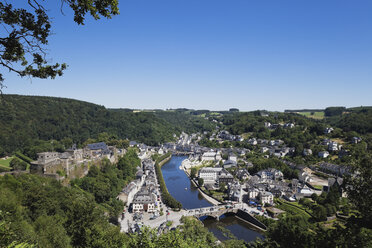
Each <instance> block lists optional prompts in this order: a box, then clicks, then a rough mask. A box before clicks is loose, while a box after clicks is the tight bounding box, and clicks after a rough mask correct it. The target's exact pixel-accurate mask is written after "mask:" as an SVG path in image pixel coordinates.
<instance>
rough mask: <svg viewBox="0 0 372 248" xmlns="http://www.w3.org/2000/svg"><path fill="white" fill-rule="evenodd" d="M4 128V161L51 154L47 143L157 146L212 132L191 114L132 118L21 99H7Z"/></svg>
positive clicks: (0, 113) (2, 107)
mask: <svg viewBox="0 0 372 248" xmlns="http://www.w3.org/2000/svg"><path fill="white" fill-rule="evenodd" d="M0 126H1V129H0V156H2V155H5V154H11V153H13V152H15V151H21V152H24V150H25V149H26V150H30V149H32V148H33V147H35V146H36V147H37V146H41V147H43V149H44V148H48V144H45V141H52V140H56V141H61V140H63V139H70V140H71V141H72V142H73V143H77V144H82V143H83V142H84V141H86V140H88V139H90V138H97V137H98V135H99V134H100V133H103V132H106V133H108V134H110V135H114V136H115V137H116V138H119V139H130V140H136V141H139V142H144V143H146V144H148V145H155V144H159V143H162V142H165V141H170V140H172V139H173V134H179V133H180V132H181V131H186V132H195V131H204V130H212V125H211V124H210V122H209V121H207V120H204V119H203V118H200V117H196V116H192V115H190V114H183V113H179V112H169V113H167V112H164V113H162V112H159V113H153V112H138V113H133V111H128V110H125V109H123V110H120V109H119V110H118V109H115V110H110V109H106V108H105V107H103V106H99V105H96V104H92V103H87V102H83V101H78V100H72V99H65V98H56V97H41V96H20V95H2V97H1V102H0ZM52 142H53V141H52ZM49 143H50V142H49ZM68 143H71V142H68ZM65 148H66V147H65ZM39 150H42V149H39ZM47 150H49V149H47ZM25 153H26V154H27V152H25ZM34 153H35V152H28V155H29V156H31V157H32V155H33V154H34Z"/></svg>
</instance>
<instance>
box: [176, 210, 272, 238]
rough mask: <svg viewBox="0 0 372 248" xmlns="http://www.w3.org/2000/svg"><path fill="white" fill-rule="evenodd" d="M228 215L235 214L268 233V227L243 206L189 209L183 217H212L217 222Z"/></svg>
mask: <svg viewBox="0 0 372 248" xmlns="http://www.w3.org/2000/svg"><path fill="white" fill-rule="evenodd" d="M227 213H233V214H235V215H236V217H238V218H239V219H241V220H244V221H247V222H249V223H250V224H253V225H254V226H256V227H257V228H259V229H261V230H262V231H266V228H267V227H266V226H265V225H264V224H263V223H261V222H260V221H259V220H257V219H256V218H255V217H254V216H252V215H251V214H250V213H248V212H247V211H245V210H244V206H243V204H235V205H229V204H226V205H219V206H211V207H205V208H195V209H188V210H184V213H183V215H185V216H194V217H197V218H200V217H203V216H211V217H213V218H215V219H217V220H219V219H220V217H221V216H222V215H224V214H227Z"/></svg>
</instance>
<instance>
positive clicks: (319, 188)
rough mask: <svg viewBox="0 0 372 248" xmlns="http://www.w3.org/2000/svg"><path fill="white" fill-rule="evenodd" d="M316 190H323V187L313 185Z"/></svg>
mask: <svg viewBox="0 0 372 248" xmlns="http://www.w3.org/2000/svg"><path fill="white" fill-rule="evenodd" d="M312 186H313V187H314V189H318V190H322V189H323V186H322V185H312Z"/></svg>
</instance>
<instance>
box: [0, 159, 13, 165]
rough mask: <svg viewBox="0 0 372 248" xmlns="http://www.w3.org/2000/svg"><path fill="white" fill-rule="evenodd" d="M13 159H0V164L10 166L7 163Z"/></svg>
mask: <svg viewBox="0 0 372 248" xmlns="http://www.w3.org/2000/svg"><path fill="white" fill-rule="evenodd" d="M12 159H13V157H10V158H8V159H0V166H3V167H10V165H9V163H10V161H11V160H12Z"/></svg>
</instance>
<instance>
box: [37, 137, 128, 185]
mask: <svg viewBox="0 0 372 248" xmlns="http://www.w3.org/2000/svg"><path fill="white" fill-rule="evenodd" d="M123 152H124V151H123V150H118V149H116V148H115V147H114V146H108V145H106V144H105V143H104V142H100V143H93V144H88V145H87V146H86V147H85V148H83V149H77V147H76V145H74V146H72V147H71V148H70V149H67V150H66V151H65V152H62V153H60V152H42V153H38V154H37V155H38V159H37V160H36V161H33V162H31V167H30V172H31V173H37V174H42V175H47V176H55V177H58V178H59V176H58V173H61V172H63V174H65V175H66V176H69V174H70V173H71V172H72V171H73V170H74V169H75V168H77V167H81V166H82V165H87V164H88V163H89V162H94V161H99V160H102V159H103V158H107V159H109V160H110V161H111V162H114V161H115V160H116V158H117V155H119V154H121V153H123Z"/></svg>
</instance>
